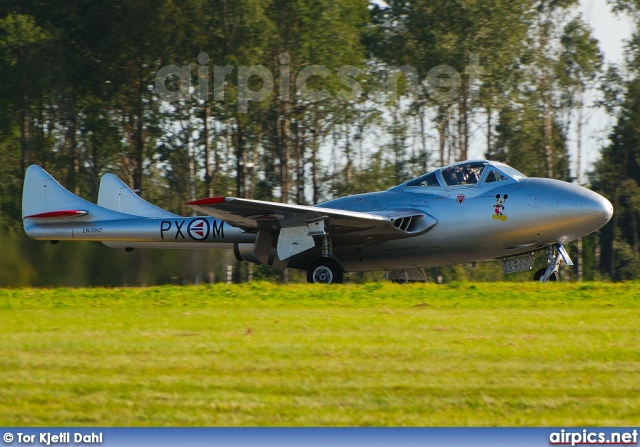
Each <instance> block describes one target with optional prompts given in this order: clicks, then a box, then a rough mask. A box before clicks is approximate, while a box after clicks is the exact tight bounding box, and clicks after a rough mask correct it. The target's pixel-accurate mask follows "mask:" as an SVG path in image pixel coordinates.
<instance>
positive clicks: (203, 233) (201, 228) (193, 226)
mask: <svg viewBox="0 0 640 447" xmlns="http://www.w3.org/2000/svg"><path fill="white" fill-rule="evenodd" d="M187 233H188V234H189V236H190V237H191V239H193V240H196V241H204V240H205V239H206V238H208V237H209V222H207V221H206V219H193V220H192V221H191V222H190V223H189V226H188V227H187Z"/></svg>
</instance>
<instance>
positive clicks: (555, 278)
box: [533, 268, 558, 282]
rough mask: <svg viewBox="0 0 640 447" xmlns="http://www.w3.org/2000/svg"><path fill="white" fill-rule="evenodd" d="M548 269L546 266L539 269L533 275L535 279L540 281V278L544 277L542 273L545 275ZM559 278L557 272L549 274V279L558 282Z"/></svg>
mask: <svg viewBox="0 0 640 447" xmlns="http://www.w3.org/2000/svg"><path fill="white" fill-rule="evenodd" d="M546 271H547V269H546V268H544V269H540V270H538V271H537V272H536V274H535V275H533V280H534V281H536V282H540V278H542V275H544V273H545V272H546ZM557 280H558V275H556V272H553V273H552V274H551V276H549V281H552V282H556V281H557Z"/></svg>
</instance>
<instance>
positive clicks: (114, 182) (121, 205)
mask: <svg viewBox="0 0 640 447" xmlns="http://www.w3.org/2000/svg"><path fill="white" fill-rule="evenodd" d="M98 205H100V206H102V207H104V208H107V209H110V210H113V211H118V212H121V213H127V214H132V215H134V216H140V217H160V218H167V217H180V216H178V215H177V214H173V213H170V212H169V211H165V210H163V209H162V208H159V207H157V206H155V205H152V204H151V203H149V202H147V201H146V200H144V199H143V198H142V197H140V196H139V195H138V194H136V193H135V192H133V191H132V190H131V189H129V187H128V186H127V185H126V184H125V183H124V182H123V181H122V180H120V179H119V178H118V177H116V176H115V175H113V174H105V175H103V176H102V180H100V191H99V192H98Z"/></svg>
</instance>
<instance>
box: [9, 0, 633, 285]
mask: <svg viewBox="0 0 640 447" xmlns="http://www.w3.org/2000/svg"><path fill="white" fill-rule="evenodd" d="M611 5H612V6H613V7H614V10H615V11H616V12H617V13H618V14H624V15H627V16H629V17H631V18H632V19H633V20H634V22H635V23H640V0H612V1H611ZM625 51H626V60H627V62H626V64H625V65H624V66H623V67H616V66H610V65H605V64H604V63H603V57H602V55H601V53H600V50H599V48H598V42H597V40H596V39H595V38H594V37H593V36H592V31H591V30H590V29H589V27H588V26H587V25H586V24H585V22H584V21H583V19H582V17H581V16H580V13H579V8H578V2H577V1H576V0H510V1H501V0H410V1H407V0H388V1H387V2H386V3H381V2H375V3H370V2H369V1H368V0H181V1H179V2H178V1H172V0H110V1H104V0H97V1H96V0H74V1H61V0H49V1H47V2H46V3H43V2H40V1H32V0H24V1H20V2H17V1H15V0H14V1H6V0H0V78H1V79H2V81H3V82H0V286H23V285H35V286H50V285H69V286H76V285H114V286H115V285H122V284H125V285H149V284H158V283H185V282H201V281H224V280H227V274H228V272H231V269H230V267H231V268H232V269H233V274H232V278H233V280H234V281H246V280H248V279H250V278H253V279H256V278H262V279H273V280H299V279H301V278H302V276H298V275H297V274H296V273H295V272H291V273H289V274H286V275H285V276H284V277H281V276H280V275H279V274H276V273H273V272H271V271H269V270H264V269H261V268H259V267H254V268H250V267H249V266H247V265H240V264H238V263H237V262H236V261H235V259H234V257H233V254H232V253H228V252H223V251H207V252H192V251H144V250H136V251H134V252H132V253H125V252H124V251H122V252H120V251H115V250H111V249H108V248H106V247H103V246H102V245H101V244H65V243H61V244H58V245H56V246H52V245H50V244H48V243H44V242H35V241H31V240H29V239H28V238H26V237H25V236H24V234H23V232H22V227H21V226H22V222H21V193H22V192H21V189H22V180H23V178H24V172H25V169H26V167H28V166H29V165H30V164H33V163H36V164H39V165H41V166H43V167H44V168H45V169H46V170H48V171H49V172H50V173H51V174H52V175H53V176H54V177H56V179H58V180H59V181H60V182H61V183H62V184H63V185H64V186H65V187H66V188H68V189H69V190H70V191H72V192H74V193H76V194H78V195H80V196H82V197H84V198H86V199H88V200H90V201H94V202H95V201H96V200H97V193H98V186H99V182H100V177H101V176H102V175H103V174H105V173H107V172H112V173H114V174H116V175H118V176H119V177H120V178H122V179H123V180H124V181H125V182H126V183H128V184H129V185H130V186H131V187H132V188H134V189H138V190H140V193H141V195H142V197H144V198H145V199H146V200H149V201H151V202H152V203H154V204H156V205H159V206H161V207H163V208H166V209H168V210H170V211H173V212H176V213H181V214H184V215H186V214H188V213H189V212H190V210H189V209H188V208H186V207H185V203H186V202H188V201H190V200H194V199H197V198H203V197H207V196H212V195H233V196H238V197H248V198H256V199H264V200H275V201H282V202H289V203H298V204H315V203H319V202H322V201H325V200H328V199H331V198H334V197H337V196H341V195H345V194H353V193H359V192H366V191H373V190H380V189H385V188H388V187H390V186H393V185H396V184H399V183H401V182H404V181H406V180H407V179H409V178H411V177H414V176H415V172H414V171H413V170H412V168H411V166H410V164H409V163H411V165H413V167H414V168H415V169H416V170H417V171H419V172H420V173H423V172H426V171H428V170H430V169H433V168H434V167H439V166H442V165H444V164H448V163H450V162H454V161H459V160H464V159H467V158H469V155H470V154H482V156H484V157H486V158H488V159H492V160H498V161H504V162H506V163H508V164H510V165H511V166H513V167H515V168H516V169H518V170H520V171H522V172H523V173H525V174H526V175H529V176H543V177H551V178H558V179H562V180H566V181H569V182H576V183H580V184H582V185H586V186H589V187H591V188H592V189H594V190H595V191H598V192H600V193H601V194H603V195H604V196H606V197H607V198H609V199H610V200H611V202H612V203H613V206H614V209H615V214H614V217H613V219H612V220H611V222H610V223H609V224H608V225H607V226H605V227H604V228H603V229H602V230H601V231H599V232H598V233H594V234H592V235H590V236H589V237H586V238H584V239H583V240H581V241H576V242H574V243H572V244H570V247H569V248H570V252H571V255H572V257H573V258H574V260H575V261H577V262H576V264H577V265H576V267H575V269H569V268H564V270H563V271H562V274H563V276H564V278H565V279H576V280H581V279H585V280H591V279H611V280H626V279H631V278H637V277H638V276H640V259H639V256H640V240H639V229H638V226H639V220H640V194H639V192H640V186H639V181H640V124H639V123H640V35H638V34H634V36H633V37H632V39H631V40H630V41H629V42H628V45H627V47H626V50H625ZM203 53H206V54H203ZM199 55H200V57H199ZM168 65H174V66H177V67H183V68H184V67H190V75H191V77H192V82H191V85H192V89H191V90H189V91H188V93H190V94H188V95H184V97H183V98H181V100H179V101H172V102H168V101H164V100H163V99H162V98H161V97H159V95H158V92H157V90H156V88H155V85H156V77H157V74H158V72H159V71H160V70H161V69H162V68H163V67H166V66H168ZM314 65H318V66H323V67H326V68H327V69H328V70H329V72H330V74H331V76H326V77H323V76H319V75H316V76H312V77H310V78H309V79H308V81H307V86H308V87H309V88H310V89H312V90H313V91H319V90H321V89H325V90H326V92H328V93H329V95H326V96H327V97H326V98H324V99H321V100H313V101H312V100H309V99H308V96H305V95H304V94H303V92H302V91H301V90H300V88H299V85H297V83H296V81H297V79H296V76H297V75H298V74H299V73H300V72H301V70H303V69H304V68H305V67H309V66H314ZM251 66H262V67H265V68H266V69H267V70H268V71H269V72H270V73H271V74H272V76H273V80H274V82H273V93H272V94H271V95H269V96H268V97H266V98H263V99H262V100H261V101H252V102H249V103H248V104H247V103H245V105H246V110H243V107H242V106H243V103H242V98H243V96H242V85H246V83H247V82H249V84H248V85H250V87H251V91H260V89H261V88H262V87H263V86H264V84H261V81H260V79H259V77H255V76H254V77H252V78H250V79H246V78H243V75H242V73H243V72H241V70H240V67H251ZM438 66H447V67H450V68H453V69H455V71H456V72H457V73H458V74H459V75H460V76H459V78H455V79H454V78H453V77H451V76H449V75H444V76H443V75H442V71H440V72H438V71H436V72H435V74H436V75H437V74H438V73H440V76H439V78H438V79H440V80H441V81H442V80H443V79H445V78H448V79H449V84H447V83H446V82H444V81H443V82H440V83H439V84H438V83H436V84H435V85H436V87H437V88H435V87H434V84H429V82H427V78H429V73H432V74H433V73H434V72H432V70H433V69H434V68H435V67H438ZM344 67H348V69H347V72H348V76H346V77H345V75H344V73H345V72H344V71H343V72H342V75H341V72H340V70H341V69H344ZM395 67H399V68H395ZM227 69H228V75H227V76H226V77H225V79H226V82H225V83H220V82H216V81H214V75H215V73H216V71H217V70H227ZM244 73H245V75H246V72H244ZM449 73H451V72H449ZM218 74H219V73H218ZM416 75H417V78H416ZM416 79H418V80H419V82H416ZM451 79H453V80H454V81H456V79H457V80H459V84H457V85H455V82H454V84H451ZM176 82H177V80H176V77H175V76H174V77H169V78H168V79H167V84H166V85H167V87H168V88H169V89H170V90H171V87H172V85H173V86H174V88H173V89H174V90H175V89H176V88H179V87H180V85H178V84H176ZM356 83H357V86H356ZM396 83H397V85H398V88H397V91H396V90H394V89H392V90H393V91H391V92H390V91H389V88H388V87H389V86H390V85H395V84H396ZM202 85H206V86H207V87H208V92H206V91H203V90H202V87H201V86H202ZM346 85H348V86H351V92H350V93H352V94H351V95H348V94H347V95H345V94H341V93H340V92H341V90H342V92H343V93H344V90H345V86H346ZM451 85H454V86H455V87H456V88H455V94H451V95H447V94H445V93H446V92H449V91H451V89H450V88H448V86H449V87H450V86H451ZM176 86H177V87H176ZM182 87H183V88H184V87H185V86H184V85H182ZM346 91H347V92H349V90H348V89H347V90H346ZM203 93H208V96H206V95H204V94H203ZM358 93H359V94H358ZM222 96H224V99H223V100H222ZM596 108H601V109H603V110H605V111H606V112H607V113H608V114H609V115H611V116H614V117H615V125H614V126H613V128H612V129H611V133H610V135H609V138H608V139H606V140H604V139H603V141H605V143H604V144H603V146H602V147H592V146H589V147H583V146H584V144H583V141H584V140H585V138H584V136H583V133H584V130H583V129H584V128H585V125H586V123H587V121H588V120H589V117H590V116H592V113H593V110H594V109H596ZM586 151H590V152H593V151H598V152H600V153H601V155H600V159H599V161H598V162H597V163H596V164H595V165H594V166H593V169H591V170H590V171H589V172H588V175H585V174H584V172H585V169H584V166H583V165H584V162H583V161H582V156H583V154H584V153H585V152H586ZM476 156H477V155H476ZM407 162H409V163H407ZM581 173H582V174H581ZM541 258H544V257H541ZM542 260H544V259H542ZM438 275H441V276H442V277H443V278H444V280H445V281H450V280H460V279H470V280H498V279H502V273H501V268H500V266H499V264H498V263H491V264H486V265H479V266H478V267H477V268H475V269H472V268H471V266H458V267H455V268H447V269H441V270H432V271H429V272H428V276H429V277H430V279H433V278H434V277H437V276H438ZM381 277H382V274H379V275H365V276H364V278H352V280H355V281H360V280H366V279H372V278H381ZM524 278H525V277H524V276H518V275H516V276H513V277H509V276H507V277H505V279H507V280H509V279H513V280H518V279H524ZM526 279H529V275H527V276H526Z"/></svg>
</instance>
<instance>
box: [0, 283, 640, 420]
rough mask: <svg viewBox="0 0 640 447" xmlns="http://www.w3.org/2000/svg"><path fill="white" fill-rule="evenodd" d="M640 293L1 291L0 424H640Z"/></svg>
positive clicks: (603, 288) (500, 288)
mask: <svg viewBox="0 0 640 447" xmlns="http://www.w3.org/2000/svg"><path fill="white" fill-rule="evenodd" d="M639 298H640V283H625V284H601V283H585V284H546V285H539V284H533V283H526V284H523V283H491V284H450V285H444V286H436V285H412V286H398V285H393V284H379V283H371V284H366V285H360V286H342V287H341V286H337V287H323V286H308V285H289V286H277V285H272V284H268V283H254V284H245V285H240V286H226V285H216V286H211V287H157V288H140V289H135V288H134V289H54V290H35V289H22V290H0V425H9V426H49V425H75V426H80V425H101V426H148V425H149V426H165V425H171V426H247V425H249V426H327V425H331V426H343V425H350V426H351V425H357V426H363V425H367V426H369V425H373V426H388V425H393V426H396V425H397V426H467V425H474V426H495V425H498V426H505V425H508V426H522V425H525V426H532V425H533V426H536V425H562V426H565V425H600V426H601V425H616V426H619V425H625V426H637V425H639V424H640V299H639Z"/></svg>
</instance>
